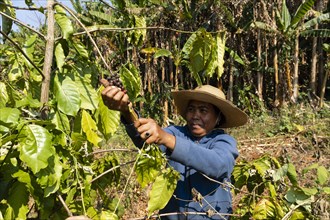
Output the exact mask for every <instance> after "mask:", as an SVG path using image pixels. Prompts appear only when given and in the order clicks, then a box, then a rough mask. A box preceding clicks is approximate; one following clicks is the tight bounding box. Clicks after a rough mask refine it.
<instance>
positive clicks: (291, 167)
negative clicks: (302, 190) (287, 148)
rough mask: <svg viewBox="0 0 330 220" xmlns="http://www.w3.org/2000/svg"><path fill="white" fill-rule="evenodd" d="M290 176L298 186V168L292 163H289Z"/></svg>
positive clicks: (291, 180)
mask: <svg viewBox="0 0 330 220" xmlns="http://www.w3.org/2000/svg"><path fill="white" fill-rule="evenodd" d="M287 175H288V178H289V180H290V182H291V183H292V184H293V185H294V186H298V181H297V172H296V168H295V166H294V165H293V164H292V163H289V164H288V173H287Z"/></svg>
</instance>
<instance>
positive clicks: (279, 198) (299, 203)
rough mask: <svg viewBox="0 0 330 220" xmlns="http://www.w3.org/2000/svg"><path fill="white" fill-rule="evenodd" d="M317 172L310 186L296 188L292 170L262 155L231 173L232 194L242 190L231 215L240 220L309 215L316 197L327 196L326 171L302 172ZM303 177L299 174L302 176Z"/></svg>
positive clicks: (318, 168)
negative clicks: (236, 216)
mask: <svg viewBox="0 0 330 220" xmlns="http://www.w3.org/2000/svg"><path fill="white" fill-rule="evenodd" d="M311 169H317V179H316V180H315V183H314V186H310V187H303V186H300V184H299V183H300V182H301V181H302V179H300V178H299V176H298V174H297V172H296V168H295V166H294V165H293V164H292V163H290V162H287V163H284V164H281V163H280V162H279V161H278V160H277V159H276V158H274V157H271V156H268V155H264V156H263V157H261V158H259V159H256V160H254V161H250V162H241V163H239V164H237V165H236V166H235V168H234V171H233V182H234V186H235V190H234V192H235V193H238V192H240V190H243V187H246V190H247V192H246V193H244V196H243V197H242V198H241V199H240V202H239V206H238V208H237V210H236V211H235V212H236V213H237V214H239V215H240V216H241V217H240V219H249V218H251V217H252V218H253V219H301V218H304V219H305V218H310V217H311V216H312V215H313V210H312V204H313V203H314V202H315V198H316V197H320V196H322V194H328V195H329V187H327V184H328V181H329V179H328V176H329V171H328V170H327V169H326V168H325V167H324V166H322V165H321V166H320V165H318V164H314V165H312V166H310V167H308V168H306V169H305V170H304V173H306V172H308V171H310V170H311ZM304 173H303V174H304Z"/></svg>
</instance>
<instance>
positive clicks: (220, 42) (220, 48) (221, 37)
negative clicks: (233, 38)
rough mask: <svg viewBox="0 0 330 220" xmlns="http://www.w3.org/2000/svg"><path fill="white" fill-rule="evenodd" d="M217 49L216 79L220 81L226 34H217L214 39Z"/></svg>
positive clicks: (222, 70)
mask: <svg viewBox="0 0 330 220" xmlns="http://www.w3.org/2000/svg"><path fill="white" fill-rule="evenodd" d="M216 45H217V46H216V47H217V50H216V51H217V61H216V63H217V67H218V71H217V78H218V79H220V77H221V76H222V74H223V72H224V68H223V65H224V63H225V59H224V58H225V45H226V32H222V33H218V34H217V37H216Z"/></svg>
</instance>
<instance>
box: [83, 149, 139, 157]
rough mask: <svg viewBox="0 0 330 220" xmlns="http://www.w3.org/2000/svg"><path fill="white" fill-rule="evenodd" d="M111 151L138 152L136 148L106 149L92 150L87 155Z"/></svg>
mask: <svg viewBox="0 0 330 220" xmlns="http://www.w3.org/2000/svg"><path fill="white" fill-rule="evenodd" d="M113 151H123V152H138V150H137V149H107V150H98V151H94V152H92V153H89V154H88V155H87V156H91V155H94V154H100V153H107V152H113Z"/></svg>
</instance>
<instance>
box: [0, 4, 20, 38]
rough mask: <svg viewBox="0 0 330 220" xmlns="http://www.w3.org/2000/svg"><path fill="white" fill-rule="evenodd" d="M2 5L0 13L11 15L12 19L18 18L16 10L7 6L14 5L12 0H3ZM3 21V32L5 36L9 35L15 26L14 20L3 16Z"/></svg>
mask: <svg viewBox="0 0 330 220" xmlns="http://www.w3.org/2000/svg"><path fill="white" fill-rule="evenodd" d="M0 2H1V3H4V4H0V11H1V12H4V13H5V14H6V15H9V16H10V17H13V18H16V11H15V9H14V8H12V7H10V6H7V5H11V6H12V5H13V3H12V1H11V0H1V1H0ZM1 20H2V25H1V28H2V31H3V32H4V33H5V34H7V35H8V34H9V33H10V31H11V28H12V26H13V20H12V19H10V18H7V17H6V16H3V15H1Z"/></svg>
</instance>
